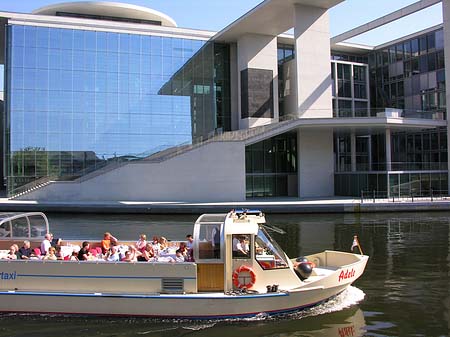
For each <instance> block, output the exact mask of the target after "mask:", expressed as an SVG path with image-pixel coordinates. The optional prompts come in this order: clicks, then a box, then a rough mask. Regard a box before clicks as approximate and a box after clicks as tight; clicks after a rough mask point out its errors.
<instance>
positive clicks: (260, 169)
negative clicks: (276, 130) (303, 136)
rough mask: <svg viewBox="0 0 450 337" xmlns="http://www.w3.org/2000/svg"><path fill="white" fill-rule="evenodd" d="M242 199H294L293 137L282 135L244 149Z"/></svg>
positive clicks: (295, 173)
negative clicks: (291, 197) (244, 172)
mask: <svg viewBox="0 0 450 337" xmlns="http://www.w3.org/2000/svg"><path fill="white" fill-rule="evenodd" d="M245 169H246V191H247V192H246V196H247V198H257V197H286V196H297V194H298V191H297V133H296V132H290V133H286V134H282V135H279V136H276V137H273V138H270V139H267V140H264V141H262V142H259V143H256V144H253V145H250V146H247V147H246V148H245Z"/></svg>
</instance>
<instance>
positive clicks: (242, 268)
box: [233, 266, 256, 289]
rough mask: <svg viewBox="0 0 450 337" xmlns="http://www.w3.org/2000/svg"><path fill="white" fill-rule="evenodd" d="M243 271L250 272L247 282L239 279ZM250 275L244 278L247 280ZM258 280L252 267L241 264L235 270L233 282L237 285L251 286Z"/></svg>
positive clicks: (242, 286)
mask: <svg viewBox="0 0 450 337" xmlns="http://www.w3.org/2000/svg"><path fill="white" fill-rule="evenodd" d="M242 272H246V273H248V274H249V278H250V280H249V281H248V282H247V283H241V281H240V280H239V275H240V273H242ZM247 278H248V277H245V278H244V280H246V279H247ZM255 282H256V275H255V272H254V271H253V269H252V268H250V267H248V266H240V267H239V268H237V269H236V270H235V271H234V272H233V284H234V286H235V287H237V288H239V289H242V288H251V287H253V285H254V284H255Z"/></svg>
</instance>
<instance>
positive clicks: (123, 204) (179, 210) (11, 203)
mask: <svg viewBox="0 0 450 337" xmlns="http://www.w3.org/2000/svg"><path fill="white" fill-rule="evenodd" d="M230 209H260V210H262V211H263V212H265V213H274V214H283V213H286V214H287V213H289V214H308V213H310V214H314V213H378V212H418V211H450V198H440V199H428V200H426V199H421V200H411V199H403V200H402V199H396V200H394V201H392V200H387V199H383V200H364V201H363V200H361V199H353V198H321V199H309V200H306V199H305V200H304V199H292V198H289V199H284V200H279V199H276V200H275V199H257V200H256V199H255V200H247V201H241V202H233V201H223V202H184V201H179V202H164V201H161V202H156V201H95V202H94V201H89V202H87V201H78V202H64V201H60V202H42V201H32V200H27V201H22V200H9V199H7V198H0V211H1V212H30V211H41V212H61V213H117V214H119V213H122V214H126V213H137V214H201V213H214V212H220V213H222V212H228V211H229V210H230Z"/></svg>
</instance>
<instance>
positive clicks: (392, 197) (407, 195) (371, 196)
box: [361, 188, 449, 203]
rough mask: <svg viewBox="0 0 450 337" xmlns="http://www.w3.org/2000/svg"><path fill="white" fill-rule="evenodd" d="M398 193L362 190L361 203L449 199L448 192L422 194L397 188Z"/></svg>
mask: <svg viewBox="0 0 450 337" xmlns="http://www.w3.org/2000/svg"><path fill="white" fill-rule="evenodd" d="M395 189H396V191H393V192H389V191H379V190H361V203H364V202H372V203H376V202H377V201H378V202H380V201H382V202H405V201H411V202H416V201H430V202H433V201H436V200H447V199H448V197H449V194H448V191H447V190H437V189H432V188H430V189H429V190H428V191H421V192H420V193H418V192H416V191H414V189H411V190H409V189H405V190H404V191H402V189H401V188H395Z"/></svg>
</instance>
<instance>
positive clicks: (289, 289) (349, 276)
mask: <svg viewBox="0 0 450 337" xmlns="http://www.w3.org/2000/svg"><path fill="white" fill-rule="evenodd" d="M264 223H265V217H264V215H263V214H262V213H260V212H259V211H255V212H252V211H246V212H234V211H232V212H230V213H228V214H204V215H201V216H200V217H199V218H198V219H197V221H196V223H195V226H194V233H193V234H194V244H193V248H192V249H193V258H194V261H195V262H160V261H156V260H155V261H152V262H132V263H129V262H106V261H104V260H100V259H99V260H92V261H60V260H58V261H51V260H42V259H39V258H35V259H28V260H20V259H17V260H12V259H0V312H4V313H5V312H9V313H39V314H41V313H45V314H76V315H106V316H113V315H117V316H145V317H162V318H176V319H225V318H242V317H252V316H256V315H259V314H267V315H280V314H284V313H289V312H293V311H298V310H301V309H304V308H308V307H311V306H314V305H317V304H319V303H322V302H324V301H327V300H328V299H330V298H332V297H334V296H336V295H338V294H339V293H341V292H342V291H344V290H345V289H346V288H347V287H349V286H350V285H351V284H352V283H353V282H354V281H355V280H356V279H357V278H359V277H360V276H361V275H362V273H363V271H364V268H365V266H366V263H367V260H368V256H366V255H359V254H352V253H346V252H338V251H324V252H321V253H317V254H313V255H309V256H306V257H303V258H298V259H289V258H288V257H287V256H286V254H285V253H284V252H283V251H282V249H281V248H280V247H279V246H278V244H277V243H276V242H275V241H274V240H272V239H271V237H270V236H269V234H268V233H267V231H266V226H265V225H264ZM48 230H49V229H48V221H47V219H46V217H45V215H44V214H43V213H23V214H20V215H15V214H0V249H8V248H9V246H10V245H11V244H12V243H16V244H18V245H19V247H21V245H22V244H23V240H24V239H25V238H28V240H29V241H31V242H32V246H33V247H34V246H38V245H39V244H40V242H41V239H38V238H34V236H38V237H42V235H43V234H45V232H48ZM91 242H92V241H91ZM63 245H64V242H63ZM63 248H65V249H66V250H67V249H72V248H70V247H63Z"/></svg>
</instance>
